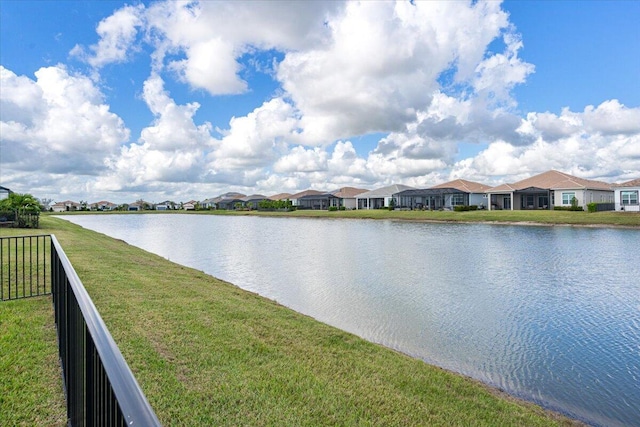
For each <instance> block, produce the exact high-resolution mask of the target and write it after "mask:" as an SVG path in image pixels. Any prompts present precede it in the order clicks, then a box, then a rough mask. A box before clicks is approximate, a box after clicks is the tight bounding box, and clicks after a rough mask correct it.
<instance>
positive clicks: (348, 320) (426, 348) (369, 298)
mask: <svg viewBox="0 0 640 427" xmlns="http://www.w3.org/2000/svg"><path fill="white" fill-rule="evenodd" d="M64 219H68V220H70V221H72V222H75V223H78V224H80V225H83V226H85V227H87V228H90V229H94V230H97V231H100V232H103V233H106V234H108V235H110V236H113V237H117V238H120V239H123V240H125V241H127V242H128V243H130V244H133V245H136V246H139V247H142V248H144V249H146V250H148V251H151V252H154V253H157V254H159V255H161V256H164V257H166V258H169V259H170V260H172V261H175V262H178V263H180V264H184V265H187V266H191V267H194V268H196V269H198V270H202V271H205V272H206V273H209V274H211V275H213V276H216V277H219V278H221V279H224V280H227V281H229V282H232V283H234V284H236V285H238V286H240V287H242V288H244V289H247V290H250V291H253V292H256V293H259V294H261V295H263V296H265V297H268V298H271V299H274V300H276V301H278V302H280V303H282V304H284V305H286V306H289V307H291V308H293V309H295V310H297V311H300V312H302V313H305V314H308V315H310V316H313V317H315V318H317V319H319V320H321V321H323V322H326V323H329V324H331V325H334V326H337V327H339V328H341V329H344V330H347V331H349V332H353V333H355V334H357V335H360V336H362V337H364V338H366V339H368V340H371V341H375V342H378V343H381V344H384V345H386V346H388V347H392V348H394V349H397V350H400V351H402V352H405V353H407V354H410V355H412V356H415V357H419V358H421V359H423V360H425V361H427V362H429V363H433V364H436V365H439V366H442V367H444V368H447V369H451V370H454V371H457V372H461V373H463V374H466V375H469V376H471V377H474V378H477V379H479V380H482V381H484V382H486V383H489V384H492V385H495V386H497V387H500V388H502V389H504V390H506V391H508V392H509V393H511V394H514V395H516V396H519V397H522V398H525V399H529V400H533V401H535V402H537V403H541V404H543V405H545V406H547V407H550V408H553V409H558V410H561V411H563V412H565V413H567V414H569V415H571V416H574V417H577V418H580V419H583V420H586V421H588V422H589V423H592V424H596V425H607V426H609V425H612V426H616V425H620V426H622V425H638V426H640V250H639V249H638V248H639V247H640V231H638V230H616V229H587V228H584V229H583V228H571V227H518V226H495V225H494V226H491V225H477V224H473V225H472V224H427V223H409V222H395V221H371V220H362V221H360V220H321V219H297V218H255V217H231V216H229V217H227V216H204V215H203V216H198V215H95V216H65V217H64Z"/></svg>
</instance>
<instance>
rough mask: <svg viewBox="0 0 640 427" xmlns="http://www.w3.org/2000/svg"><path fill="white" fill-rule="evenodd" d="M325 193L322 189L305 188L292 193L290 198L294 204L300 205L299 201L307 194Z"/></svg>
mask: <svg viewBox="0 0 640 427" xmlns="http://www.w3.org/2000/svg"><path fill="white" fill-rule="evenodd" d="M320 194H323V193H322V191H317V190H304V191H301V192H299V193H295V194H292V195H291V197H290V198H289V200H291V204H292V205H293V206H298V201H299V200H300V199H301V198H302V197H305V196H317V195H320Z"/></svg>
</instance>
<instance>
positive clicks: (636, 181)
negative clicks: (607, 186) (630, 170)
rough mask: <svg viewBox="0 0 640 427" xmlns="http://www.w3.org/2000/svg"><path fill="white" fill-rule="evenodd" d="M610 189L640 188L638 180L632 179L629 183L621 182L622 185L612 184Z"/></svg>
mask: <svg viewBox="0 0 640 427" xmlns="http://www.w3.org/2000/svg"><path fill="white" fill-rule="evenodd" d="M612 187H616V188H618V187H620V188H622V187H640V178H636V179H632V180H631V181H627V182H623V183H622V184H614V185H612Z"/></svg>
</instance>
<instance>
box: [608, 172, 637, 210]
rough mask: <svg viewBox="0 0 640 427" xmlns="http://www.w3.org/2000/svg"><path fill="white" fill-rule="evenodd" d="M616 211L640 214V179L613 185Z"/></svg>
mask: <svg viewBox="0 0 640 427" xmlns="http://www.w3.org/2000/svg"><path fill="white" fill-rule="evenodd" d="M613 191H614V192H615V196H614V197H615V201H616V210H617V211H627V212H640V197H639V196H640V178H638V179H633V180H631V181H627V182H623V183H622V184H615V185H613Z"/></svg>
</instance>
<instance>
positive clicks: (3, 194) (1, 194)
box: [0, 185, 13, 200]
mask: <svg viewBox="0 0 640 427" xmlns="http://www.w3.org/2000/svg"><path fill="white" fill-rule="evenodd" d="M11 193H13V191H11V190H9V189H8V188H7V187H3V186H1V185H0V200H2V199H6V198H7V197H9V194H11Z"/></svg>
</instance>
